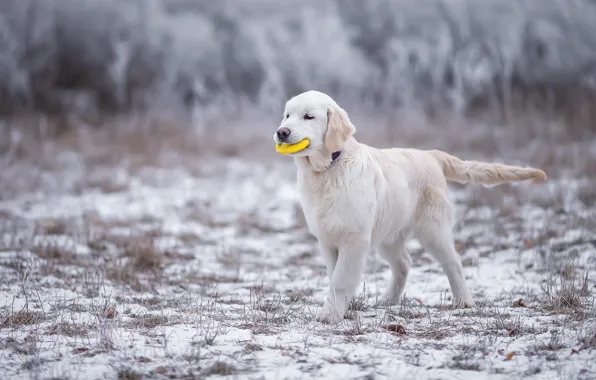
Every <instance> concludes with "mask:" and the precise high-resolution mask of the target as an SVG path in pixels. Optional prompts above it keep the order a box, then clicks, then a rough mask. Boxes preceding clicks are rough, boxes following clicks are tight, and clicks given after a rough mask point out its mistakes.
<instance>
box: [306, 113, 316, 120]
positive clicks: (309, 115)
mask: <svg viewBox="0 0 596 380" xmlns="http://www.w3.org/2000/svg"><path fill="white" fill-rule="evenodd" d="M312 119H314V116H313V115H311V114H309V113H307V114H304V120H312Z"/></svg>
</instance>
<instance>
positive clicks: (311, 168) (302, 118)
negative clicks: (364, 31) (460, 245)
mask: <svg viewBox="0 0 596 380" xmlns="http://www.w3.org/2000/svg"><path fill="white" fill-rule="evenodd" d="M355 131H356V130H355V128H354V125H352V123H351V121H350V118H349V117H348V114H347V113H346V111H344V110H343V109H342V108H340V107H339V106H338V105H337V103H336V102H335V101H334V100H333V99H332V98H331V97H329V96H328V95H326V94H324V93H321V92H317V91H308V92H304V93H302V94H299V95H297V96H295V97H294V98H292V99H290V100H289V101H288V102H287V103H286V107H285V111H284V116H283V121H282V123H281V125H280V127H279V128H278V129H277V131H276V133H275V134H274V137H273V138H274V140H275V142H276V144H295V143H298V142H300V141H302V140H304V139H305V138H307V139H308V140H305V141H308V146H307V147H306V148H304V149H303V150H301V151H299V152H297V153H292V154H291V155H293V156H294V160H295V163H296V166H297V167H298V189H299V192H300V202H301V206H302V209H303V212H304V215H305V217H306V221H307V224H308V227H309V230H310V232H311V233H312V234H314V235H315V236H316V237H317V239H318V242H319V245H320V249H321V251H322V254H323V257H324V259H325V262H326V265H327V273H328V276H329V279H330V286H329V293H328V296H327V298H326V299H325V303H324V306H323V308H322V309H321V310H320V311H319V313H318V314H317V320H318V321H321V322H330V323H336V322H338V321H340V320H342V319H343V316H344V313H345V311H346V309H347V307H348V304H349V302H350V300H351V299H352V297H353V296H354V294H355V291H356V288H357V286H358V284H359V283H360V280H361V276H362V272H363V266H364V261H365V256H366V254H367V253H368V252H369V251H370V250H375V249H376V250H377V251H378V252H379V254H380V255H381V257H383V258H384V259H385V260H386V261H387V262H388V263H389V265H390V267H391V271H392V278H391V283H390V285H389V289H388V291H387V293H386V295H385V297H384V299H385V301H386V302H387V303H388V304H390V305H394V304H398V303H399V302H400V300H401V296H402V293H403V290H404V287H405V282H406V278H407V276H408V271H409V268H410V265H411V258H410V255H409V254H408V252H407V250H406V242H407V240H408V239H409V238H410V237H411V236H414V237H416V238H417V239H418V240H419V241H420V244H421V245H422V246H423V247H424V248H425V249H426V250H427V251H428V252H430V253H431V254H432V255H433V256H434V257H435V258H436V259H437V260H438V261H439V263H440V264H441V265H442V267H443V270H444V272H445V273H446V274H447V277H448V278H449V284H450V286H451V291H452V292H453V296H454V302H455V304H456V306H457V307H472V306H473V305H474V301H473V300H472V295H471V294H470V291H469V290H468V287H467V285H466V282H465V279H464V275H463V270H462V265H461V260H460V257H459V255H458V254H457V252H456V250H455V248H454V243H453V235H452V227H453V219H454V216H453V206H452V204H451V202H450V201H449V199H448V198H447V180H449V181H456V182H460V183H466V182H472V183H478V184H483V185H486V186H491V185H497V184H500V183H505V182H513V181H523V180H527V179H533V180H534V181H535V182H542V181H545V180H546V174H545V173H544V172H543V171H541V170H538V169H532V168H521V167H516V166H508V165H501V164H491V163H483V162H476V161H462V160H460V159H458V158H456V157H454V156H451V155H449V154H447V153H444V152H441V151H438V150H430V151H423V150H416V149H397V148H393V149H375V148H372V147H370V146H367V145H365V144H361V143H359V142H357V141H356V140H355V139H354V137H352V135H353V134H354V132H355Z"/></svg>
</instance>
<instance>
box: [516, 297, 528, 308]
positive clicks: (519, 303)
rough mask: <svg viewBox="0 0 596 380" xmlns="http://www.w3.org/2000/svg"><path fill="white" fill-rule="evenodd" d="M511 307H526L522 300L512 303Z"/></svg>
mask: <svg viewBox="0 0 596 380" xmlns="http://www.w3.org/2000/svg"><path fill="white" fill-rule="evenodd" d="M513 307H526V301H524V299H523V298H520V299H518V300H517V301H513Z"/></svg>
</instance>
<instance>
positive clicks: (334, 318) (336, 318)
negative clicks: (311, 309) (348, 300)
mask: <svg viewBox="0 0 596 380" xmlns="http://www.w3.org/2000/svg"><path fill="white" fill-rule="evenodd" d="M342 319H344V317H343V315H340V314H339V313H338V312H337V310H336V309H335V308H333V307H332V306H330V305H327V304H325V305H324V306H323V308H322V309H321V310H319V312H318V313H317V317H316V320H317V322H321V323H327V324H336V323H339V322H340V321H341V320H342Z"/></svg>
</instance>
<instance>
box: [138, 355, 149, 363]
mask: <svg viewBox="0 0 596 380" xmlns="http://www.w3.org/2000/svg"><path fill="white" fill-rule="evenodd" d="M137 361H138V362H139V363H149V362H151V361H152V360H151V359H149V358H147V357H145V356H140V357H138V358H137Z"/></svg>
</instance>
